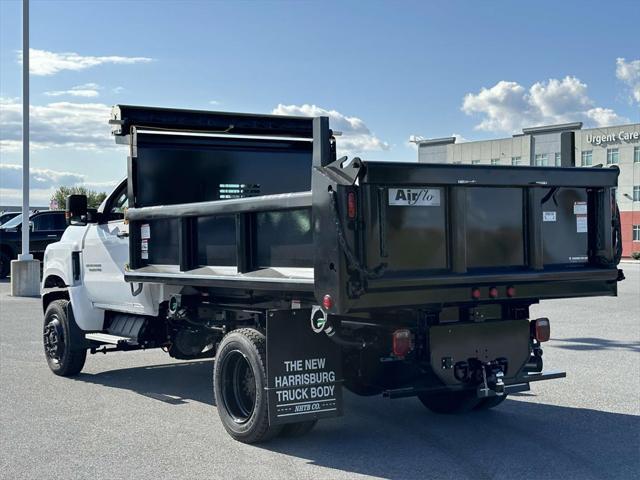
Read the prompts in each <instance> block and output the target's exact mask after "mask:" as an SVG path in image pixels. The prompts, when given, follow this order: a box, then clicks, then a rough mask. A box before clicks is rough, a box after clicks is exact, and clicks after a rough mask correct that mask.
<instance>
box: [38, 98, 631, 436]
mask: <svg viewBox="0 0 640 480" xmlns="http://www.w3.org/2000/svg"><path fill="white" fill-rule="evenodd" d="M109 123H110V124H111V128H112V134H113V135H114V137H115V140H116V142H117V143H119V144H123V145H126V146H127V148H128V169H127V170H128V171H127V176H126V179H124V180H123V181H122V182H121V183H120V184H119V185H118V186H117V187H116V188H115V189H114V191H113V192H112V193H111V194H110V195H109V196H108V197H107V198H106V200H105V201H104V203H103V204H102V205H101V206H100V208H99V209H98V210H97V211H88V210H87V203H86V198H85V197H83V196H79V195H73V196H70V197H69V198H68V199H67V218H68V222H69V225H70V226H69V227H68V228H67V230H66V231H65V233H64V235H63V237H62V239H61V241H59V242H57V243H54V244H52V245H49V247H48V248H47V250H46V253H45V258H44V261H45V264H44V274H43V282H42V289H43V294H42V306H43V311H44V327H43V328H44V330H43V339H44V351H45V356H46V360H47V362H48V365H49V367H50V368H51V370H52V371H53V373H55V374H57V375H60V376H72V375H76V374H78V373H79V372H80V371H81V370H82V368H83V365H84V363H85V359H86V356H87V354H88V353H99V352H100V353H109V354H111V353H112V352H117V351H131V350H139V349H152V348H158V349H163V350H165V351H166V352H167V353H168V354H169V355H170V356H171V357H173V358H176V359H184V360H190V359H201V358H214V359H215V360H214V361H213V362H212V363H213V390H214V392H213V393H214V396H215V404H216V407H217V411H218V415H219V417H220V420H221V422H222V424H223V425H224V427H225V429H226V430H227V432H228V433H229V434H230V435H231V436H232V437H233V438H234V439H236V440H239V441H241V442H246V443H253V442H260V441H266V440H268V439H270V438H273V437H274V436H276V435H289V436H292V435H301V434H303V433H306V432H308V431H309V430H311V429H312V428H313V426H314V425H315V424H316V422H317V421H318V420H319V419H323V418H327V417H334V416H340V415H342V414H343V408H344V406H343V404H344V401H343V387H344V388H346V389H347V390H349V391H351V392H353V393H355V394H358V395H383V396H386V397H388V398H390V399H394V398H400V397H409V396H416V397H417V398H418V399H419V400H420V401H421V402H422V403H423V404H424V405H425V406H426V407H427V408H428V409H430V410H432V411H434V412H437V413H443V414H452V413H462V412H470V411H472V410H475V411H477V410H485V409H489V408H493V407H496V406H498V405H499V404H500V403H502V402H503V401H504V400H505V399H506V398H507V397H508V396H509V395H510V394H513V393H516V392H523V391H527V390H529V389H530V388H531V384H533V383H535V382H539V381H544V380H550V379H557V378H562V377H564V376H565V373H564V372H562V371H556V370H545V369H544V368H543V349H542V343H544V342H545V341H547V340H549V338H550V320H549V319H548V318H531V316H530V307H531V305H534V304H537V303H538V302H540V301H541V300H548V299H562V298H572V297H592V296H615V295H616V293H617V282H618V281H620V280H622V279H623V278H624V277H623V274H622V271H621V270H619V269H618V267H617V265H618V263H619V260H620V256H621V238H620V222H619V213H618V209H617V206H616V202H615V194H614V192H615V188H616V185H617V177H618V173H619V171H618V169H617V168H575V167H573V168H572V167H529V166H516V167H513V166H483V165H451V164H419V163H401V162H378V161H375V162H374V161H365V160H362V159H360V158H357V157H355V158H346V157H342V158H338V155H337V153H336V152H337V150H338V146H339V142H340V136H339V135H338V132H334V131H332V129H331V128H330V124H329V119H328V118H326V117H316V118H310V117H290V116H273V115H254V114H243V113H228V112H208V111H193V110H177V109H166V108H151V107H139V106H126V105H119V106H115V107H114V108H113V111H112V115H111V118H110V120H109ZM572 320H574V319H570V318H563V319H558V321H561V322H562V321H572ZM120 408H126V406H121V407H120Z"/></svg>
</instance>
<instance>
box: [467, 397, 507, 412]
mask: <svg viewBox="0 0 640 480" xmlns="http://www.w3.org/2000/svg"><path fill="white" fill-rule="evenodd" d="M506 399H507V395H502V396H501V397H488V398H483V399H482V400H480V403H479V404H478V405H476V407H475V409H476V410H489V409H490V408H494V407H497V406H498V405H500V404H501V403H502V402H504V401H505V400H506Z"/></svg>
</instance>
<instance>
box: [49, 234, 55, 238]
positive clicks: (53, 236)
mask: <svg viewBox="0 0 640 480" xmlns="http://www.w3.org/2000/svg"><path fill="white" fill-rule="evenodd" d="M56 237H57V235H47V238H56Z"/></svg>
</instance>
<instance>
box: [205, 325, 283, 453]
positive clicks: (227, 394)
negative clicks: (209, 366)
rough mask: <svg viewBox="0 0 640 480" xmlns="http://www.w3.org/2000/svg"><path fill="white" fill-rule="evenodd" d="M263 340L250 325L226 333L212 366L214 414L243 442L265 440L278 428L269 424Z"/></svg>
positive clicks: (264, 340) (279, 429) (231, 433)
mask: <svg viewBox="0 0 640 480" xmlns="http://www.w3.org/2000/svg"><path fill="white" fill-rule="evenodd" d="M266 366H267V361H266V339H265V337H264V335H263V334H262V333H260V332H258V331H257V330H254V329H252V328H241V329H238V330H234V331H232V332H230V333H228V334H227V335H226V336H225V337H224V338H223V339H222V342H220V345H219V347H218V352H217V355H216V360H215V365H214V368H213V390H214V394H215V399H216V404H217V406H218V415H220V420H221V421H222V425H224V428H225V429H226V430H227V432H228V433H229V435H231V437H233V438H234V439H235V440H238V441H240V442H243V443H258V442H265V441H267V440H269V439H271V438H273V437H275V436H276V435H278V434H279V433H280V431H281V429H282V427H280V426H274V427H272V426H270V425H269V415H268V412H267V392H266V390H265V387H266V383H267V368H266Z"/></svg>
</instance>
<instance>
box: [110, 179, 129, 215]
mask: <svg viewBox="0 0 640 480" xmlns="http://www.w3.org/2000/svg"><path fill="white" fill-rule="evenodd" d="M128 206H129V198H128V196H127V184H126V183H125V184H124V185H123V186H122V187H121V188H120V190H118V191H117V192H115V193H114V195H113V196H112V197H111V201H110V203H109V205H107V209H106V213H107V221H108V222H111V221H114V220H124V211H125V210H126V209H127V207H128Z"/></svg>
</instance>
